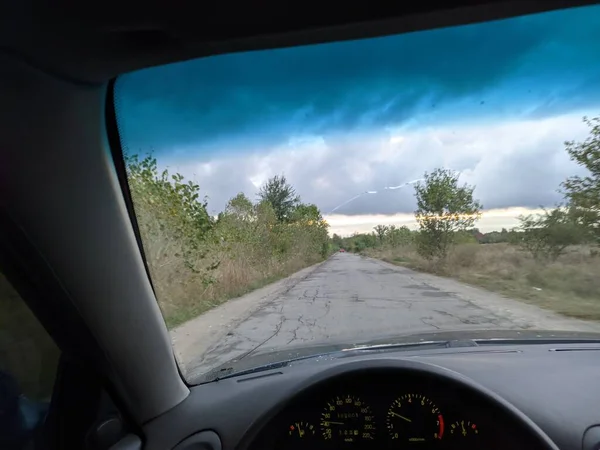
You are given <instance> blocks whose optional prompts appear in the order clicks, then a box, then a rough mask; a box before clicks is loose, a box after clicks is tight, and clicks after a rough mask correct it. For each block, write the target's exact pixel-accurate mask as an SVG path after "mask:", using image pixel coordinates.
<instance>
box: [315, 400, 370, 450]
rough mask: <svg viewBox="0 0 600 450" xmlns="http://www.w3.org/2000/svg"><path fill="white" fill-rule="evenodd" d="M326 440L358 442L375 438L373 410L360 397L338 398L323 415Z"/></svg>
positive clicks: (322, 428) (329, 403)
mask: <svg viewBox="0 0 600 450" xmlns="http://www.w3.org/2000/svg"><path fill="white" fill-rule="evenodd" d="M321 431H322V432H323V438H324V439H328V440H329V439H332V440H341V441H343V442H356V441H360V440H371V439H374V438H375V418H374V417H373V414H372V412H371V408H369V407H368V406H367V405H365V404H364V403H363V402H362V401H361V400H360V399H359V398H358V397H353V396H350V395H347V396H345V397H336V398H334V399H332V400H331V401H329V402H328V403H327V406H326V407H325V410H324V411H323V413H322V414H321Z"/></svg>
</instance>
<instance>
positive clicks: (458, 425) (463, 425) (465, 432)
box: [450, 420, 479, 437]
mask: <svg viewBox="0 0 600 450" xmlns="http://www.w3.org/2000/svg"><path fill="white" fill-rule="evenodd" d="M477 434H479V428H478V427H477V424H475V423H474V422H471V421H470V420H457V421H456V422H454V423H453V424H452V425H450V435H452V436H463V437H467V436H470V435H477Z"/></svg>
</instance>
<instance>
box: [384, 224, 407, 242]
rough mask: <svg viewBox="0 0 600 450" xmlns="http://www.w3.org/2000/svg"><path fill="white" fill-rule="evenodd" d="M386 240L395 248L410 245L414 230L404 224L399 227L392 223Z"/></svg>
mask: <svg viewBox="0 0 600 450" xmlns="http://www.w3.org/2000/svg"><path fill="white" fill-rule="evenodd" d="M386 241H387V242H389V244H390V245H391V246H392V247H393V248H395V247H399V246H405V245H408V244H410V243H411V242H412V232H411V231H410V229H409V228H408V227H407V226H404V225H403V226H401V227H399V228H397V227H396V225H390V226H389V227H388V229H387V231H386Z"/></svg>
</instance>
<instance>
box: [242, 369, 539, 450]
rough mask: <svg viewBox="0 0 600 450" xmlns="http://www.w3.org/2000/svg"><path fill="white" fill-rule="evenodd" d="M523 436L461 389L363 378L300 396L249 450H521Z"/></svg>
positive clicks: (382, 377) (378, 377)
mask: <svg viewBox="0 0 600 450" xmlns="http://www.w3.org/2000/svg"><path fill="white" fill-rule="evenodd" d="M520 433H521V429H520V427H519V425H518V424H516V423H515V422H514V421H513V420H512V419H511V417H509V416H508V415H507V414H506V413H505V412H504V411H503V410H499V407H497V406H495V405H494V404H493V403H492V402H490V401H489V400H488V399H480V398H478V397H477V396H476V395H475V394H474V393H473V392H471V391H467V390H465V389H464V388H462V387H460V386H457V385H452V384H444V383H437V382H436V381H435V380H432V379H429V378H427V377H424V378H422V379H419V378H418V377H415V376H414V375H410V374H409V375H407V376H405V377H393V376H387V375H382V374H380V375H374V376H372V377H370V376H369V375H367V374H364V375H362V376H354V377H350V378H346V379H341V380H335V381H332V382H331V383H326V384H324V385H321V386H319V387H318V388H315V389H312V390H310V391H308V392H305V393H302V394H300V395H299V396H298V398H296V399H295V400H293V401H292V402H291V403H290V404H289V405H287V406H286V407H285V408H284V409H283V410H282V411H280V412H279V413H277V414H276V416H275V418H274V419H273V420H272V421H271V423H270V424H269V425H268V426H267V427H265V428H264V429H263V431H262V433H261V436H260V437H259V439H258V440H257V441H255V446H253V449H254V448H258V447H260V448H261V449H265V448H271V449H291V450H293V449H307V448H308V449H310V450H320V449H323V450H328V449H334V448H336V449H337V448H348V449H371V448H378V449H410V448H419V449H440V450H442V449H454V448H456V449H458V448H460V449H481V448H489V449H494V448H503V449H505V448H513V449H517V448H526V447H523V445H524V444H525V443H526V442H527V440H528V438H527V436H524V435H520Z"/></svg>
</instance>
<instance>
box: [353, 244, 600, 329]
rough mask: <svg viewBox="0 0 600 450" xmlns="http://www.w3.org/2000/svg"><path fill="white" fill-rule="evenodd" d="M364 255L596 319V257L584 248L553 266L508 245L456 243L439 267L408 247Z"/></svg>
mask: <svg viewBox="0 0 600 450" xmlns="http://www.w3.org/2000/svg"><path fill="white" fill-rule="evenodd" d="M364 254H365V255H367V256H370V257H373V258H378V259H382V260H384V261H387V262H390V263H393V264H396V265H401V266H406V267H409V268H411V269H415V270H420V271H424V272H429V273H434V274H436V275H441V276H446V277H450V278H454V279H457V280H459V281H462V282H464V283H467V284H472V285H476V286H480V287H483V288H486V289H488V290H490V291H494V292H497V293H500V294H503V295H506V296H508V297H511V298H514V299H520V300H523V301H525V302H526V303H530V304H534V305H537V306H540V307H542V308H546V309H549V310H552V311H555V312H558V313H560V314H564V315H566V316H570V317H575V318H580V319H587V320H600V258H599V257H598V256H597V255H596V254H595V253H594V251H593V249H591V248H589V247H587V246H578V247H570V248H569V249H568V250H567V251H566V253H565V254H564V255H562V256H560V257H559V258H558V259H557V260H556V261H554V262H541V261H536V260H534V259H533V258H532V257H531V256H530V255H529V254H528V253H526V252H524V251H522V250H521V249H519V248H518V247H516V246H514V245H510V244H504V243H503V244H485V245H482V244H461V245H457V246H456V247H455V248H454V249H453V250H452V251H451V252H450V254H449V255H448V258H447V260H446V261H445V263H443V264H439V263H438V264H436V263H433V262H431V261H427V260H425V259H423V258H422V257H420V256H419V255H418V253H417V252H416V250H415V248H414V247H413V246H410V245H409V246H401V247H397V248H372V249H367V250H365V251H364Z"/></svg>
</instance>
